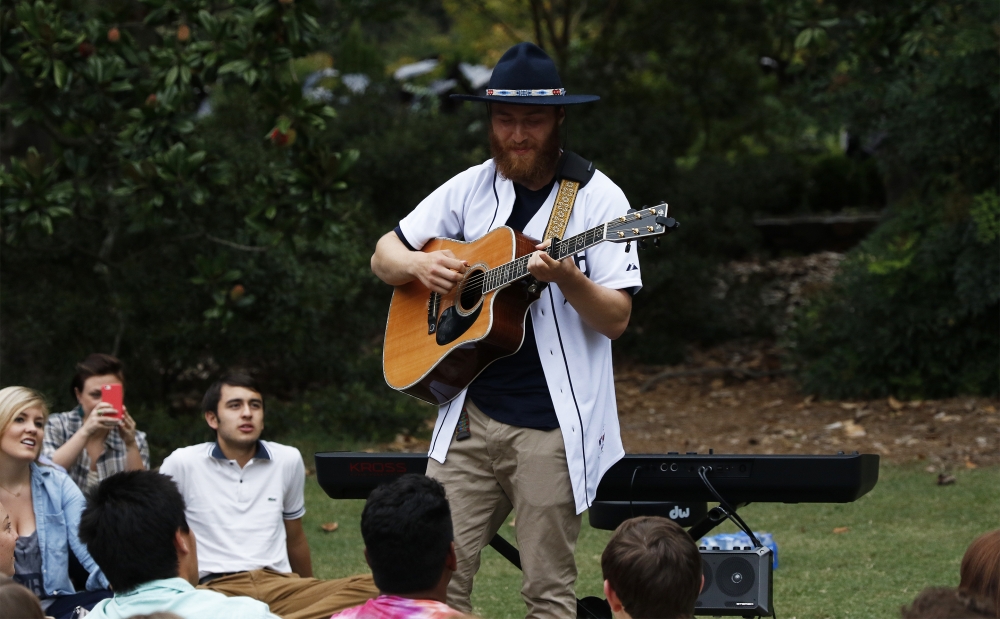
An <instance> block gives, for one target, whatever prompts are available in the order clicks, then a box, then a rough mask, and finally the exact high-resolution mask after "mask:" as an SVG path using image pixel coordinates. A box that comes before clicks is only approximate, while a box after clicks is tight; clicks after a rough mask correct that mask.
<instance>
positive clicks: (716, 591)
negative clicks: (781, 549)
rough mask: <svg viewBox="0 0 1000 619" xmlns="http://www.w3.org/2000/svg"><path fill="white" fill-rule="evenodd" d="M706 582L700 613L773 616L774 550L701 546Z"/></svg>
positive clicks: (700, 614)
mask: <svg viewBox="0 0 1000 619" xmlns="http://www.w3.org/2000/svg"><path fill="white" fill-rule="evenodd" d="M701 561H702V568H703V570H704V573H705V585H704V587H702V590H701V595H700V596H698V601H697V602H696V603H695V609H694V614H695V615H698V616H715V617H719V616H741V617H758V616H760V617H770V616H771V615H772V614H773V604H772V599H771V598H772V582H771V550H770V549H769V548H763V547H762V548H755V549H753V550H750V549H747V550H710V549H704V548H703V549H701Z"/></svg>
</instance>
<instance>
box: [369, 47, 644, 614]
mask: <svg viewBox="0 0 1000 619" xmlns="http://www.w3.org/2000/svg"><path fill="white" fill-rule="evenodd" d="M454 96H456V97H459V98H464V99H469V100H474V101H484V102H486V103H487V104H488V105H489V115H490V123H489V129H490V131H489V137H490V147H491V151H492V154H493V158H492V159H490V160H488V161H486V162H485V163H483V164H482V165H479V166H475V167H472V168H469V169H468V170H466V171H465V172H462V173H460V174H458V175H457V176H455V177H454V178H452V179H451V180H449V181H448V182H446V183H445V184H444V185H442V186H441V187H439V188H438V189H437V190H435V191H434V192H433V193H432V194H431V195H430V196H428V197H427V198H426V199H425V200H424V201H423V202H421V203H420V204H419V205H418V206H417V207H416V208H415V209H414V210H413V212H411V213H410V214H409V215H407V216H406V217H405V218H403V220H402V221H400V222H399V226H398V227H397V228H396V229H395V230H394V231H393V232H389V233H388V234H386V235H385V236H383V237H382V238H381V239H380V240H379V242H378V246H377V247H376V250H375V255H374V256H372V270H373V271H374V272H375V274H376V275H378V276H379V277H380V278H381V279H382V281H384V282H386V283H388V284H392V285H394V286H399V285H402V284H405V283H408V282H411V281H413V280H416V279H419V280H420V282H421V283H422V284H423V285H424V286H426V287H427V288H430V289H431V290H434V291H435V292H439V293H442V294H443V293H447V292H448V291H450V290H451V289H452V288H453V287H454V286H455V285H456V283H457V282H458V281H460V280H461V279H462V273H464V272H465V270H466V267H467V266H468V265H467V264H465V263H463V262H462V261H460V260H457V259H456V258H455V256H454V254H452V252H450V251H437V252H431V253H424V252H418V251H414V250H419V249H420V248H422V247H423V246H424V245H425V244H426V243H427V242H428V241H429V240H430V239H432V238H435V237H447V238H459V239H465V240H470V241H471V240H475V239H478V238H480V237H482V236H483V235H485V234H486V233H487V232H489V231H490V230H493V229H495V228H497V227H499V226H503V225H507V226H509V227H511V228H513V229H515V230H520V231H523V232H524V234H526V235H527V236H529V237H533V238H536V239H540V238H541V237H542V236H543V232H544V231H545V228H546V222H547V221H548V219H549V213H550V212H551V211H552V207H553V204H554V202H555V196H556V194H557V191H558V186H559V183H558V182H557V181H558V180H560V178H561V175H562V174H566V177H568V178H571V179H572V180H576V181H582V183H581V186H580V188H579V190H578V192H577V194H576V202H575V206H574V208H573V212H572V215H571V216H570V218H569V223H568V227H567V229H566V232H565V236H564V238H569V237H570V236H572V235H575V234H579V233H581V232H583V231H585V230H588V229H591V228H593V227H595V226H597V225H599V224H602V223H604V222H607V221H609V220H611V219H613V218H616V217H620V216H623V215H625V214H626V212H627V211H628V208H629V204H628V200H626V198H625V195H624V194H623V193H622V191H621V190H620V189H619V188H618V187H617V186H615V184H614V183H612V182H611V180H610V179H609V178H608V177H607V176H605V175H604V174H602V173H600V172H599V171H595V170H594V169H593V167H592V166H588V165H587V164H586V162H584V164H583V165H582V166H580V165H577V167H576V169H575V171H574V173H575V174H579V173H580V169H581V168H582V170H583V172H584V173H583V174H581V176H585V177H586V178H582V179H581V178H573V177H571V176H569V175H568V174H567V172H566V171H567V169H568V167H567V166H568V162H571V161H575V162H579V161H581V160H582V158H580V157H578V156H574V155H571V154H569V153H562V151H561V149H560V147H559V146H560V145H559V126H560V125H561V124H562V121H563V119H564V117H565V107H564V106H567V105H573V104H577V103H587V102H589V101H594V100H596V99H597V98H598V97H596V96H592V95H567V94H566V93H565V90H564V89H563V88H562V84H561V82H560V79H559V74H558V72H557V71H556V67H555V64H554V63H553V62H552V60H551V59H550V58H549V57H548V56H547V55H546V54H545V52H544V51H542V50H541V49H540V48H538V47H537V46H535V45H533V44H531V43H520V44H518V45H515V46H514V47H513V48H511V49H510V50H508V51H507V52H506V53H505V54H504V55H503V57H501V59H500V61H499V62H498V63H497V66H496V67H495V68H494V70H493V75H492V77H491V78H490V84H489V87H488V88H487V95H486V96H483V97H478V96H468V95H462V96H457V95H454ZM544 246H545V245H540V246H539V249H541V248H542V247H544ZM636 254H637V251H635V250H633V251H631V252H629V253H626V250H625V247H624V246H622V245H617V244H612V243H604V244H600V245H596V246H594V247H591V248H590V249H587V250H586V251H585V252H581V253H580V254H578V255H577V256H576V257H575V259H573V260H570V259H566V260H564V261H562V262H556V261H555V260H553V259H552V258H551V257H549V256H548V255H546V254H545V253H544V252H541V251H538V252H535V253H534V254H533V255H532V257H531V259H530V261H529V263H528V271H529V272H530V273H531V274H532V275H533V276H534V277H535V278H536V279H538V280H540V281H542V282H547V283H548V284H549V285H548V287H547V288H546V289H545V290H544V291H543V292H542V294H541V298H539V299H538V300H537V301H536V302H535V303H533V304H532V305H531V311H530V315H529V316H528V319H527V321H526V323H525V338H524V343H523V344H522V346H521V348H520V350H518V352H517V353H515V354H514V355H511V356H509V357H505V358H502V359H499V360H498V361H496V362H494V363H493V364H492V365H490V366H489V367H487V368H486V369H485V370H484V371H483V372H482V373H481V374H480V375H479V376H478V377H477V378H476V379H475V380H474V381H473V382H472V384H471V385H470V386H469V387H468V389H466V390H465V391H463V392H462V393H460V394H459V395H458V397H456V398H455V399H453V400H451V401H450V402H449V403H447V404H445V405H443V406H442V407H441V408H440V411H439V413H438V420H437V425H436V426H435V428H434V434H433V436H432V439H431V448H430V458H431V460H430V461H429V462H428V466H427V475H429V476H431V477H433V478H435V479H437V480H438V481H440V482H441V483H442V484H443V485H444V487H445V489H446V490H447V493H448V500H449V502H450V504H451V510H452V519H453V522H454V528H455V546H456V554H457V558H458V562H457V563H458V564H457V570H456V572H455V574H454V576H453V577H452V580H451V584H450V586H449V589H448V604H449V605H451V606H452V607H454V608H457V609H458V610H461V611H463V612H471V611H472V605H471V602H470V594H471V592H472V582H473V576H474V575H475V573H476V571H477V570H478V569H479V555H480V551H481V550H482V549H483V547H484V546H486V544H487V543H488V542H489V541H490V539H491V538H492V536H493V535H494V534H495V533H496V532H497V530H498V529H499V528H500V526H501V525H502V524H503V522H504V521H505V519H506V517H507V515H508V514H509V513H510V512H511V510H512V509H513V510H514V511H515V512H516V514H517V527H516V535H517V541H518V546H519V548H520V551H521V564H522V566H523V570H524V576H523V586H522V588H521V597H522V599H523V600H524V602H525V604H526V605H527V607H528V616H529V617H554V618H563V617H575V616H576V613H577V609H576V597H575V595H574V586H575V582H576V574H577V571H576V563H575V561H574V558H573V552H574V549H575V546H576V539H577V536H578V535H579V532H580V514H581V513H582V512H583V511H584V510H585V509H587V507H588V506H589V505H590V502H591V501H593V499H594V496H595V494H596V491H597V485H598V482H599V481H600V479H601V476H602V475H603V474H604V472H605V471H607V469H608V468H609V467H610V466H611V465H612V464H614V463H615V462H616V461H617V460H619V459H620V458H621V457H622V456H623V455H624V453H625V452H624V449H623V447H622V442H621V436H620V432H619V428H618V416H617V407H616V404H615V391H614V375H613V373H612V369H611V340H613V339H615V338H617V337H618V336H619V335H621V333H622V332H623V331H624V330H625V327H626V326H627V325H628V320H629V316H630V314H631V310H632V296H631V294H632V293H634V292H635V291H636V290H638V288H639V287H640V286H641V285H642V281H641V279H640V276H639V261H638V258H637V256H636ZM460 419H461V422H460ZM456 430H457V431H456Z"/></svg>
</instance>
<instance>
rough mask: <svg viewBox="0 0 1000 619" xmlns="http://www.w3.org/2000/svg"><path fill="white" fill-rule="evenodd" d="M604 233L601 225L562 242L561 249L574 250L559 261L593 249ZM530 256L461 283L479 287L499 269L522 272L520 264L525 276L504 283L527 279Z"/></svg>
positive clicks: (519, 258)
mask: <svg viewBox="0 0 1000 619" xmlns="http://www.w3.org/2000/svg"><path fill="white" fill-rule="evenodd" d="M603 231H604V224H601V225H600V226H596V227H594V228H591V229H590V230H587V231H585V232H582V233H580V234H578V235H576V236H572V237H570V238H568V239H566V240H565V241H561V242H560V248H562V247H568V246H573V247H574V250H573V251H572V252H571V253H568V254H566V255H564V256H560V257H559V258H558V260H565V259H566V258H568V257H570V256H572V255H573V254H574V253H578V252H580V251H583V250H584V249H588V248H590V247H593V246H594V245H596V244H597V243H598V242H600V241H603V240H605V239H604V234H603ZM598 233H601V234H600V235H598ZM588 235H593V236H594V239H593V241H591V242H588V239H587V236H588ZM581 240H582V241H583V242H584V245H583V246H582V247H579V248H576V247H575V246H576V243H577V242H578V241H581ZM529 256H530V254H529V255H525V256H519V257H518V258H515V259H514V260H511V261H510V262H507V263H505V264H502V265H500V266H497V267H494V268H492V269H488V270H486V271H483V272H481V273H478V274H476V275H473V276H472V277H470V278H468V279H466V280H464V281H462V282H460V284H461V286H462V288H467V287H469V286H470V285H472V286H478V285H480V283H481V282H482V281H484V280H485V279H486V277H487V276H488V275H489V274H490V273H498V274H499V271H498V270H499V269H503V268H506V267H514V266H517V267H518V269H517V271H518V272H520V270H521V265H520V264H519V263H523V269H524V271H525V272H524V273H523V274H519V275H517V276H516V277H514V279H512V280H509V281H508V282H504V283H510V281H516V280H517V279H520V278H522V277H525V276H526V275H529V273H527V260H526V258H528V257H529Z"/></svg>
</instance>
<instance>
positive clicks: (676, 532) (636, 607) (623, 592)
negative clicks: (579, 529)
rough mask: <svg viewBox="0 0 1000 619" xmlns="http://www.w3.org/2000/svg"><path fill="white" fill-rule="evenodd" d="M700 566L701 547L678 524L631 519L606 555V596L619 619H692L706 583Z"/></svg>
mask: <svg viewBox="0 0 1000 619" xmlns="http://www.w3.org/2000/svg"><path fill="white" fill-rule="evenodd" d="M701 566H702V562H701V554H700V553H699V552H698V547H697V546H695V543H694V541H693V540H692V539H691V538H690V536H688V534H687V533H686V532H685V531H684V529H682V528H681V527H680V525H678V524H677V523H676V522H674V521H672V520H667V519H666V518H660V517H658V516H643V517H640V518H632V519H630V520H626V521H625V522H623V523H621V525H619V526H618V528H617V529H615V532H614V534H613V535H612V536H611V540H610V541H608V545H607V547H606V548H605V549H604V553H603V554H602V555H601V571H602V572H603V573H604V595H605V596H606V597H607V598H608V604H610V606H611V612H612V613H613V614H614V616H615V618H616V619H625V618H628V617H631V618H632V619H654V618H655V619H680V618H687V617H692V616H693V615H694V603H695V602H696V601H697V600H698V594H699V593H701V587H702V585H704V583H705V577H704V575H703V573H702V567H701Z"/></svg>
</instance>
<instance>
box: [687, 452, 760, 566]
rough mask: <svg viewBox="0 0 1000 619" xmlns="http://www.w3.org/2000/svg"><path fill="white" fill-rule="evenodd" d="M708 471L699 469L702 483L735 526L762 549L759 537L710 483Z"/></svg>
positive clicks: (756, 546)
mask: <svg viewBox="0 0 1000 619" xmlns="http://www.w3.org/2000/svg"><path fill="white" fill-rule="evenodd" d="M708 471H709V469H708V467H705V466H699V467H698V477H700V478H701V481H702V483H703V484H705V487H706V488H708V491H709V492H711V493H712V496H714V497H715V500H716V501H718V502H719V506H720V507H721V508H722V511H724V512H726V517H727V518H729V519H730V520H732V521H733V524H735V525H736V526H738V527H739V528H741V529H743V532H744V533H746V534H747V536H748V537H749V538H750V541H752V542H753V544H754V547H755V548H760V547H761V546H762V545H763V544H761V543H760V540H759V539H757V536H756V535H754V534H753V531H751V530H750V527H748V526H747V523H745V522H743V518H741V517H740V515H739V514H737V513H736V510H735V509H734V508H733V506H732V505H730V504H729V502H728V501H726V499H724V498H722V495H721V494H719V493H718V491H716V489H715V486H713V485H712V482H710V481H708Z"/></svg>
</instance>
